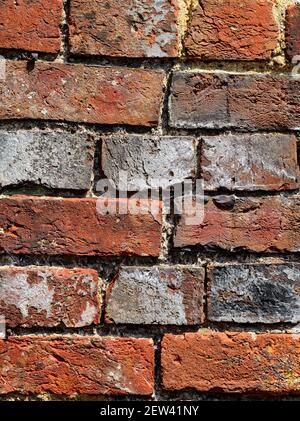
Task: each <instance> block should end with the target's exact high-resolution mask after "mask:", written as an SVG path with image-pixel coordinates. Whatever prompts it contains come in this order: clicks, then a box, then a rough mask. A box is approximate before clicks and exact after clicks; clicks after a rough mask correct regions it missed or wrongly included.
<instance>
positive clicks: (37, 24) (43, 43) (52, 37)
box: [0, 0, 63, 53]
mask: <svg viewBox="0 0 300 421" xmlns="http://www.w3.org/2000/svg"><path fill="white" fill-rule="evenodd" d="M62 10H63V2H62V0H35V1H29V0H18V1H12V0H2V1H1V2H0V48H11V49H22V50H28V51H38V52H44V53H58V52H59V49H60V41H61V40H60V25H61V23H62Z"/></svg>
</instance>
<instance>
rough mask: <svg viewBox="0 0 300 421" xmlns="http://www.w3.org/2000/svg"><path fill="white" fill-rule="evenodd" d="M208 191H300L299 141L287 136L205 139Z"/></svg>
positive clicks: (204, 171) (204, 172)
mask: <svg viewBox="0 0 300 421" xmlns="http://www.w3.org/2000/svg"><path fill="white" fill-rule="evenodd" d="M201 169H202V177H203V179H204V182H205V189H206V190H218V189H220V188H225V189H228V190H250V191H251V190H288V189H295V188H297V187H298V175H299V174H298V163H297V139H296V137H295V136H293V135H292V136H290V135H284V134H263V133H260V134H242V135H233V134H230V135H220V136H205V137H202V156H201Z"/></svg>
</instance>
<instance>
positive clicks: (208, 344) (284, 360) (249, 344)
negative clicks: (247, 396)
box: [162, 331, 300, 393]
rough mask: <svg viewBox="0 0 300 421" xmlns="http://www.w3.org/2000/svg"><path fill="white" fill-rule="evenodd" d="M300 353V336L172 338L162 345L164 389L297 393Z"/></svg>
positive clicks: (209, 334)
mask: <svg viewBox="0 0 300 421" xmlns="http://www.w3.org/2000/svg"><path fill="white" fill-rule="evenodd" d="M299 352H300V335H299V334H294V335H292V334H284V333H281V334H280V333H279V334H271V333H264V334H255V333H245V332H242V333H238V332H210V331H207V332H199V333H186V334H184V335H171V334H168V335H165V336H164V339H163V341H162V370H163V387H164V389H167V390H182V389H188V388H193V389H195V390H198V391H199V392H207V391H213V390H216V389H217V390H218V391H220V392H227V393H249V392H250V393H255V392H256V393H295V392H297V391H298V388H299Z"/></svg>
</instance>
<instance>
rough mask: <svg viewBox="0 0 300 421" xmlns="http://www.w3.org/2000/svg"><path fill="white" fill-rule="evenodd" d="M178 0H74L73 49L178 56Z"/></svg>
mask: <svg viewBox="0 0 300 421" xmlns="http://www.w3.org/2000/svg"><path fill="white" fill-rule="evenodd" d="M177 15H178V3H177V0H166V1H159V0H125V1H123V2H120V1H118V0H109V1H103V0H72V1H71V6H70V20H71V25H70V44H71V52H72V53H75V54H86V55H89V54H91V55H104V56H110V57H111V56H113V57H115V56H121V57H176V56H177V55H178V47H179V39H178V38H179V37H178V27H177Z"/></svg>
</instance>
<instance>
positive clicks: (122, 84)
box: [0, 61, 164, 126]
mask: <svg viewBox="0 0 300 421" xmlns="http://www.w3.org/2000/svg"><path fill="white" fill-rule="evenodd" d="M163 79H164V73H163V72H162V71H159V70H145V69H129V68H125V67H92V66H84V65H82V64H61V63H46V62H38V63H36V65H35V67H34V69H32V70H30V71H29V70H28V69H27V63H26V62H24V61H8V62H7V64H6V78H5V80H0V100H1V101H0V118H1V119H12V118H15V119H19V118H22V119H24V118H28V119H46V120H66V121H75V122H85V123H101V124H128V125H144V126H152V125H156V124H157V122H158V117H159V109H160V102H161V99H162V90H163Z"/></svg>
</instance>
